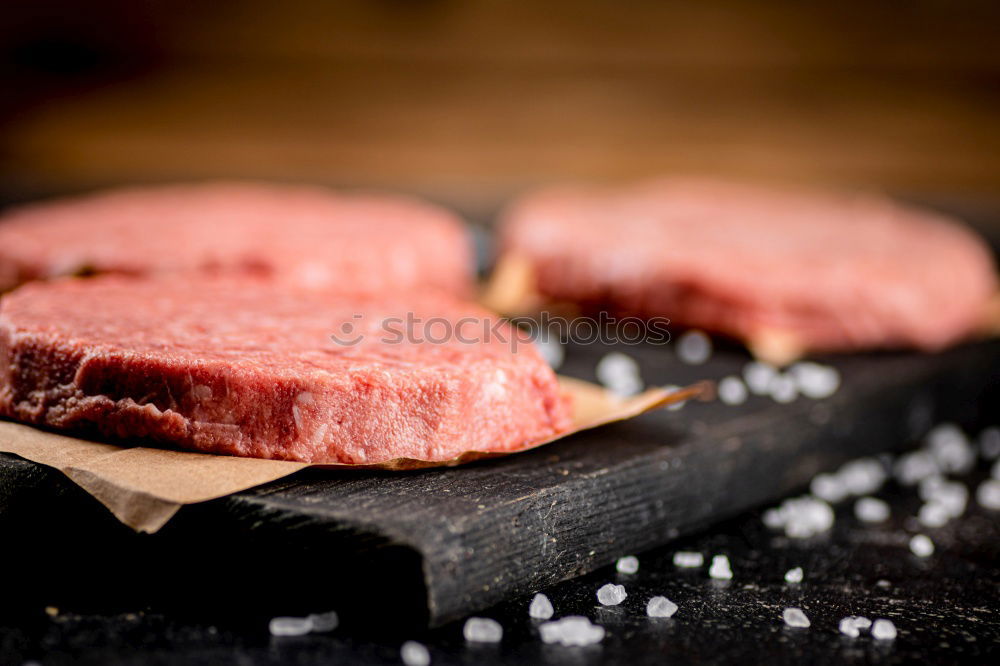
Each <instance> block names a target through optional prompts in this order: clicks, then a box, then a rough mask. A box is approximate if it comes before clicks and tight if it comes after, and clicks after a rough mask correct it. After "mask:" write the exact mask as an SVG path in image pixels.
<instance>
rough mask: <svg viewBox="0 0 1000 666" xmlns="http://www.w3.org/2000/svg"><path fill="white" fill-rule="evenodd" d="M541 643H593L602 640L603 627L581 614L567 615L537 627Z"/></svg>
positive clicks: (568, 644)
mask: <svg viewBox="0 0 1000 666" xmlns="http://www.w3.org/2000/svg"><path fill="white" fill-rule="evenodd" d="M538 631H539V633H540V634H541V637H542V642H543V643H559V644H560V645H565V646H567V647H583V646H586V645H594V644H596V643H600V642H601V641H602V640H604V627H602V626H600V625H598V624H593V623H592V622H591V621H590V620H588V619H587V618H585V617H583V616H581V615H569V616H567V617H564V618H562V619H559V620H556V621H555V622H546V623H545V624H542V625H540V626H539V627H538Z"/></svg>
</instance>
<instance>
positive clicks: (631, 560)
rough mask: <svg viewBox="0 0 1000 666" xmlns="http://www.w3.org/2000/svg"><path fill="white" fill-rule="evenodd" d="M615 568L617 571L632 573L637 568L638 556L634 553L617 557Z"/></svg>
mask: <svg viewBox="0 0 1000 666" xmlns="http://www.w3.org/2000/svg"><path fill="white" fill-rule="evenodd" d="M615 569H617V570H618V573H623V574H634V573H635V572H636V571H638V570H639V558H638V557H636V556H635V555H626V556H625V557H621V558H618V561H617V562H616V563H615Z"/></svg>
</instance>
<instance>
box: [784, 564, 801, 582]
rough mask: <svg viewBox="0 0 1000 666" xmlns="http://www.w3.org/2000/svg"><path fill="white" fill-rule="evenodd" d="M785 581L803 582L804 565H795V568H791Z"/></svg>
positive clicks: (786, 573) (786, 574)
mask: <svg viewBox="0 0 1000 666" xmlns="http://www.w3.org/2000/svg"><path fill="white" fill-rule="evenodd" d="M785 582H786V583H801V582H802V567H795V568H794V569H789V570H788V571H786V572H785Z"/></svg>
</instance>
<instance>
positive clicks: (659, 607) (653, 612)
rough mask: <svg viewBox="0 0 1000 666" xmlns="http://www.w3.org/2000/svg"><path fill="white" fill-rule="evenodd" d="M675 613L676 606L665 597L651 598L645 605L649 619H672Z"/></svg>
mask: <svg viewBox="0 0 1000 666" xmlns="http://www.w3.org/2000/svg"><path fill="white" fill-rule="evenodd" d="M676 612H677V604H675V603H674V602H672V601H671V600H670V599H667V598H666V597H653V598H652V599H650V600H649V603H647V604H646V615H648V616H649V617H672V616H673V614H674V613H676Z"/></svg>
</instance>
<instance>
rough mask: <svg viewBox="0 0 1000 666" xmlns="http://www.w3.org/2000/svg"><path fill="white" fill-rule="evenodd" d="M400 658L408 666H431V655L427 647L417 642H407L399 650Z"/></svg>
mask: <svg viewBox="0 0 1000 666" xmlns="http://www.w3.org/2000/svg"><path fill="white" fill-rule="evenodd" d="M399 658H400V659H402V660H403V663H404V664H406V666H430V663H431V653H430V652H429V651H428V650H427V646H425V645H424V644H423V643H418V642H416V641H406V642H405V643H403V647H401V648H400V649H399Z"/></svg>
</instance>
